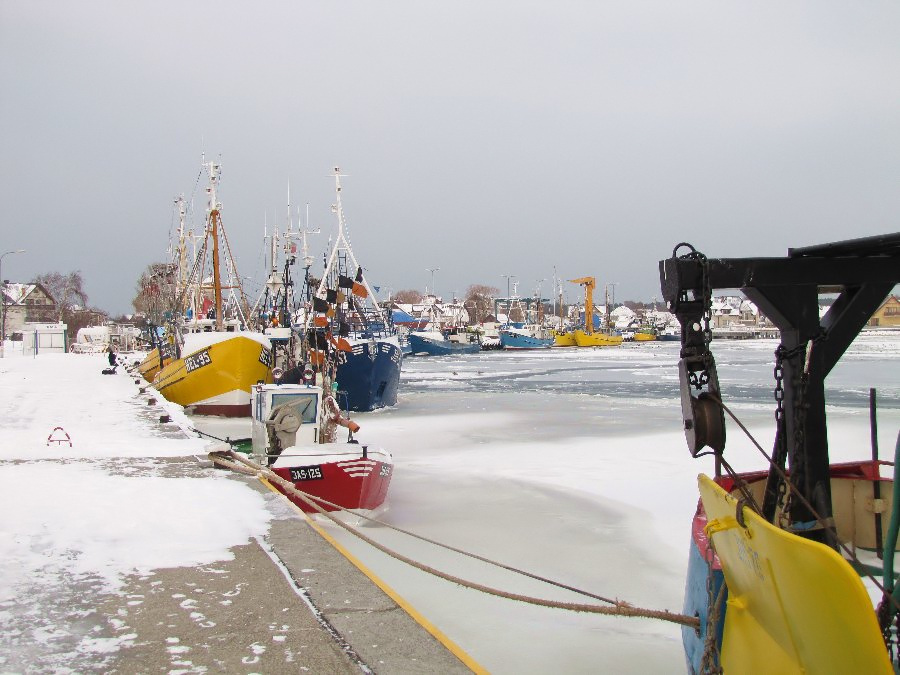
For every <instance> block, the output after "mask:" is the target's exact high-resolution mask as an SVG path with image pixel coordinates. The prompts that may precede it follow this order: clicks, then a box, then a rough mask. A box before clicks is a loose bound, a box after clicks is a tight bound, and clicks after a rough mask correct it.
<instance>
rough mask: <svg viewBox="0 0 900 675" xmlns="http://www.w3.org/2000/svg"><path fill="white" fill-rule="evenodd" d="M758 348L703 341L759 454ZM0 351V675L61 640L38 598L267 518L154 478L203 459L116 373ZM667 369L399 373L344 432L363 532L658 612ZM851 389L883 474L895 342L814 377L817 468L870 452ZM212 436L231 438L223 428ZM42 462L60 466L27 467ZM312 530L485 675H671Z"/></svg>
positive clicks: (664, 637)
mask: <svg viewBox="0 0 900 675" xmlns="http://www.w3.org/2000/svg"><path fill="white" fill-rule="evenodd" d="M775 346H776V342H775V341H770V340H757V341H742V342H726V341H721V342H720V341H716V342H714V344H713V347H714V351H715V353H716V357H717V362H718V365H719V375H720V379H721V381H722V389H723V397H724V398H725V400H726V403H728V404H729V405H730V406H731V407H732V409H733V410H734V411H735V413H736V414H737V415H739V416H740V417H741V419H742V420H743V421H744V422H745V424H747V425H748V427H749V428H750V430H751V432H752V433H754V434H755V435H757V438H758V440H759V442H760V443H761V445H762V446H763V447H764V448H769V447H771V444H772V438H773V435H774V434H773V421H772V420H773V409H772V400H773V399H772V362H773V353H774V349H775ZM7 354H8V357H7V358H6V359H3V360H0V412H2V417H0V460H5V461H2V462H0V486H2V491H0V505H2V508H3V510H2V512H0V513H2V517H3V528H2V531H0V561H2V562H0V630H2V631H3V633H4V634H7V635H9V634H12V635H13V637H12V638H10V637H5V638H0V671H3V670H4V661H3V660H2V659H3V658H4V657H3V652H4V650H8V649H12V648H19V647H20V646H21V644H22V640H21V639H19V638H20V637H22V633H23V631H26V630H29V631H31V638H32V639H43V640H57V641H58V640H63V639H65V636H61V635H59V634H58V630H59V626H55V625H54V623H53V617H52V615H50V614H48V613H46V612H44V613H43V614H42V611H41V606H42V605H41V599H42V597H43V598H44V599H46V598H48V597H52V594H53V593H54V589H57V590H58V589H61V588H63V587H65V586H66V585H67V584H70V583H71V581H72V580H76V581H77V580H81V581H82V582H83V583H97V584H104V585H106V586H107V587H108V588H110V589H115V588H116V584H117V583H119V580H120V579H121V578H122V577H123V576H124V575H126V574H129V573H133V572H137V573H140V574H148V573H150V571H151V570H152V569H154V568H155V567H161V566H172V565H189V564H197V563H202V562H206V561H211V560H216V559H222V558H217V556H224V557H227V556H228V547H229V546H231V545H235V544H240V543H244V542H246V541H247V539H248V538H249V537H250V536H253V535H261V534H264V533H265V531H266V528H267V523H268V520H269V518H270V514H271V509H272V507H271V505H268V506H267V504H266V502H265V500H264V499H263V498H262V497H260V496H259V495H258V494H256V493H255V492H253V491H251V490H249V489H247V488H244V487H242V486H241V485H240V484H238V483H236V482H234V481H228V480H224V479H223V477H222V476H221V475H217V474H216V473H215V472H203V471H199V470H198V473H197V477H196V478H189V479H184V478H181V479H177V480H176V479H172V478H167V477H166V475H165V473H166V472H165V460H164V459H163V458H165V457H172V456H179V455H186V454H191V453H198V454H201V453H204V452H205V450H204V446H205V443H204V442H202V441H200V440H197V439H186V438H184V437H183V436H181V435H178V434H177V433H176V429H175V426H174V425H171V424H170V425H160V424H159V423H158V420H156V419H155V418H154V417H153V416H152V415H150V414H149V413H148V412H147V405H146V395H144V396H140V395H139V394H138V393H137V386H136V385H135V384H134V382H133V381H132V380H131V379H130V378H129V377H127V376H121V374H120V375H117V376H103V375H100V370H101V368H102V367H103V365H105V364H104V363H103V358H104V357H103V356H94V355H42V356H39V357H37V358H25V357H12V358H9V352H7ZM677 356H678V344H677V343H644V344H632V345H624V346H623V347H621V348H613V349H595V350H580V349H560V350H556V349H554V350H547V351H542V352H519V353H502V352H485V353H481V354H475V355H469V356H461V357H447V358H433V357H424V358H410V359H407V360H406V361H405V362H404V366H403V382H402V385H401V394H400V400H399V403H398V405H397V406H396V407H395V408H392V409H388V410H381V411H376V412H373V413H366V414H359V415H356V416H355V419H356V420H357V421H358V422H359V423H360V424H361V425H362V427H363V429H362V431H361V432H360V433H359V434H358V437H359V438H360V439H361V440H364V441H367V442H371V443H374V444H377V445H381V446H383V447H385V448H388V449H390V450H392V451H393V453H394V460H395V474H394V478H393V481H392V485H391V494H390V496H389V500H390V510H389V511H388V512H387V513H386V514H385V515H384V517H383V518H384V520H385V521H387V522H389V523H391V524H393V525H397V526H399V527H402V528H405V529H409V530H413V531H415V532H417V533H419V534H422V535H424V536H427V537H429V538H432V539H436V540H439V541H442V542H445V543H447V544H450V545H453V546H456V547H459V548H462V549H465V550H468V551H472V552H474V553H477V554H479V555H482V556H485V557H488V558H491V559H494V560H497V561H500V562H503V563H505V564H508V565H512V566H515V567H518V568H522V569H525V570H527V571H529V572H532V573H535V574H540V575H543V576H547V577H551V578H553V579H556V580H558V581H560V582H563V583H566V584H569V585H571V586H574V587H577V588H582V589H585V590H587V591H590V592H592V593H596V594H598V595H602V596H605V597H614V598H618V599H622V600H627V601H628V602H631V603H633V604H635V605H639V606H643V607H651V608H668V609H672V610H676V611H677V610H679V609H680V607H681V601H682V593H683V584H684V572H685V568H686V553H687V546H688V527H689V520H690V517H691V515H692V513H693V510H694V508H695V505H696V487H695V486H696V475H697V474H698V473H700V472H710V471H711V469H712V467H711V463H710V461H709V460H708V459H699V460H692V459H691V457H690V455H689V453H688V451H687V449H686V447H685V444H684V439H683V435H682V433H681V431H680V409H679V403H678V392H677V386H678V385H677V377H676V369H675V364H676V361H677ZM870 386H871V387H876V388H877V389H878V397H879V403H880V412H879V439H880V445H881V453H882V457H884V458H890V455H891V454H892V452H893V448H894V443H895V440H896V438H897V431H898V428H900V334H898V333H869V334H864V335H863V336H861V337H860V338H858V339H857V342H856V343H854V345H853V346H852V347H851V348H850V350H849V352H848V354H847V355H846V356H845V359H844V360H843V361H842V363H841V364H840V365H839V366H838V367H837V368H836V369H835V372H833V373H832V375H831V376H830V377H829V380H828V387H827V391H828V401H829V408H828V415H829V422H830V425H829V439H830V447H831V451H832V457H833V458H834V459H836V460H843V459H855V458H860V457H867V456H868V455H869V453H870V450H869V427H868V419H869V417H868V391H869V387H870ZM170 408H171V407H170ZM172 414H173V415H176V419H177V420H179V421H180V422H181V423H182V424H189V423H192V422H197V420H188V419H187V418H184V417H183V416H181V415H180V414H179V411H178V410H177V409H174V408H173V409H172ZM203 422H204V423H205V424H206V425H207V426H206V428H207V429H208V430H210V431H212V432H214V431H215V430H216V428H215V424H214V423H213V424H212V425H211V426H210V421H209V420H203ZM56 426H62V427H63V428H64V429H65V430H66V432H68V433H69V435H70V436H71V437H72V440H73V447H72V448H69V447H68V445H67V444H65V445H60V444H55V443H52V444H51V445H49V446H48V445H47V443H46V440H47V436H48V434H49V433H50V432H51V430H52V429H53V428H54V427H56ZM165 427H169V428H170V430H168V431H166V430H165ZM225 433H227V434H228V435H230V436H231V437H237V436H240V435H241V433H240V424H238V425H237V426H235V425H234V424H233V423H232V424H231V425H230V426H229V427H228V428H227V431H226V432H225ZM223 435H224V434H223ZM728 435H729V438H728V449H727V451H726V453H727V455H728V457H729V459H730V461H731V463H732V464H733V465H734V466H735V467H737V468H738V469H739V470H745V469H751V468H761V467H763V466H764V464H765V463H764V460H763V459H762V458H761V457H760V456H759V454H758V452H757V451H756V450H755V449H754V448H753V446H752V444H751V443H750V442H749V441H748V440H747V439H745V438H743V437H742V435H741V433H740V431H739V430H738V429H737V428H736V427H735V425H733V424H729V427H728ZM129 457H130V458H134V459H125V458H129ZM50 458H53V459H61V458H64V459H65V460H66V461H62V462H59V461H57V462H47V461H42V460H45V459H50ZM69 458H71V461H69ZM153 458H155V459H153ZM48 488H49V489H48ZM210 503H228V504H230V505H231V507H232V508H231V509H230V512H231V513H232V514H234V517H233V518H229V519H227V520H225V519H220V518H216V515H217V513H216V512H211V511H210V510H209V508H208V505H209V504H210ZM148 514H152V516H148ZM328 527H329V530H333V535H334V536H335V537H336V538H337V539H338V540H339V541H340V542H341V543H342V544H343V545H345V546H346V547H347V548H348V549H350V551H351V552H352V553H353V554H354V555H355V556H356V557H358V558H360V559H361V560H362V561H363V562H364V563H365V564H366V565H367V566H368V567H369V568H370V569H372V570H373V571H374V572H375V574H377V575H378V576H379V577H380V578H382V579H383V580H384V581H385V582H386V583H387V584H388V585H390V586H391V587H393V588H394V589H395V590H396V591H397V592H398V593H399V594H400V595H401V596H402V597H403V598H404V599H405V600H406V601H408V602H409V604H410V605H411V606H412V607H413V608H415V609H416V610H418V611H419V612H420V613H422V614H423V615H424V616H425V617H427V619H428V620H429V621H431V622H432V623H433V624H434V625H435V626H436V627H437V628H438V629H440V630H441V631H442V632H443V633H444V634H446V635H447V636H448V637H449V638H450V639H451V640H453V641H455V642H456V643H457V644H458V645H459V646H460V647H461V648H462V649H464V650H465V651H466V652H468V653H469V654H470V655H471V656H472V658H474V659H475V660H476V661H477V662H479V663H481V664H482V665H483V666H485V667H486V668H488V669H489V670H491V671H492V672H497V673H512V672H516V673H543V672H548V671H560V672H573V673H577V672H584V673H587V672H597V671H598V670H601V671H605V672H621V673H631V672H633V673H637V672H640V673H648V672H652V673H672V672H682V671H683V670H684V659H683V655H682V650H681V635H680V629H678V628H677V627H674V626H671V625H667V624H663V623H658V622H653V621H650V620H645V619H620V618H609V617H601V616H595V615H585V614H574V613H567V612H564V611H561V610H555V609H544V608H539V607H534V606H530V605H524V604H520V603H513V602H510V601H508V600H502V599H499V598H495V597H491V596H486V595H483V594H480V593H477V592H475V591H472V590H467V589H463V588H460V587H457V586H455V585H453V584H450V583H448V582H445V581H441V580H438V579H434V578H431V577H428V576H426V575H425V574H424V573H421V572H419V571H416V570H413V569H410V568H409V567H407V566H405V565H403V564H402V563H399V562H396V561H394V560H392V559H391V558H388V557H387V556H385V555H384V554H382V553H379V552H377V551H373V550H371V549H370V548H368V547H367V546H366V545H365V544H362V543H360V542H358V541H357V540H355V539H353V538H352V537H350V536H349V535H347V534H346V533H344V532H343V531H341V530H339V529H338V528H336V527H334V526H332V525H328ZM365 529H366V534H367V535H369V536H373V537H375V538H376V539H378V540H379V541H381V542H383V543H385V544H387V545H389V546H392V547H394V548H396V549H397V550H398V551H400V552H402V553H403V554H405V555H409V556H411V557H414V558H417V559H419V560H421V561H423V562H425V563H427V564H430V565H433V566H435V567H438V568H440V569H442V570H444V571H446V572H449V573H452V574H455V575H457V576H460V577H463V578H467V579H471V580H473V581H476V582H479V583H484V584H487V585H491V586H495V587H498V588H501V589H503V590H506V591H511V592H515V593H522V594H527V595H534V596H539V597H544V598H548V599H556V600H567V601H572V602H585V601H586V599H585V598H583V597H582V596H579V595H576V594H573V593H571V592H568V591H563V590H559V589H556V588H553V587H550V586H546V585H543V584H540V583H539V582H536V581H533V580H529V579H525V578H522V577H517V576H514V575H512V574H511V573H509V572H506V571H502V570H498V569H496V568H490V567H487V566H485V565H484V564H483V563H478V562H474V561H471V560H467V559H463V558H460V557H459V556H458V555H456V554H452V553H447V552H445V551H440V550H435V549H433V548H432V547H430V546H427V545H425V544H422V543H420V542H416V541H412V540H409V539H408V538H407V537H404V536H403V535H400V534H397V533H395V532H392V531H390V530H388V529H387V528H383V527H377V526H367V527H366V528H365ZM35 626H37V627H39V628H40V630H39V631H35ZM17 635H18V636H19V637H15V636H17ZM89 637H90V636H89V635H87V636H85V637H84V638H82V639H79V640H72V638H71V637H70V638H69V639H70V640H72V642H73V650H75V652H74V653H80V654H82V655H83V656H85V657H89V656H90V654H91V652H90V649H92V648H95V649H100V647H99V646H92V644H91V642H90V640H89V639H88V638H89ZM126 638H127V636H125V637H123V639H126ZM103 648H109V649H114V648H115V644H113V645H108V644H107V645H104V646H103Z"/></svg>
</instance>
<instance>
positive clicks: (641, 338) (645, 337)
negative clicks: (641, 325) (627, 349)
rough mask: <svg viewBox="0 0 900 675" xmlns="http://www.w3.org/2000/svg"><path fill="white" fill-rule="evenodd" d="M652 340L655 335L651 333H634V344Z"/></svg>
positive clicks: (644, 331) (646, 331) (641, 331)
mask: <svg viewBox="0 0 900 675" xmlns="http://www.w3.org/2000/svg"><path fill="white" fill-rule="evenodd" d="M654 340H656V333H654V332H653V331H648V330H640V331H635V333H634V341H635V342H653V341H654Z"/></svg>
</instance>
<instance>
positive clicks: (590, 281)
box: [569, 277, 597, 335]
mask: <svg viewBox="0 0 900 675" xmlns="http://www.w3.org/2000/svg"><path fill="white" fill-rule="evenodd" d="M569 282H570V283H573V284H579V285H580V286H584V332H585V333H587V334H588V335H593V333H594V287H595V286H596V285H597V280H596V279H595V278H594V277H581V278H580V279H569Z"/></svg>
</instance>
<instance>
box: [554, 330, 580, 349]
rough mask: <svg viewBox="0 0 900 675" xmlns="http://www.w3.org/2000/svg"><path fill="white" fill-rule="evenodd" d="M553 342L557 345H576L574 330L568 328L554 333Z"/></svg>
mask: <svg viewBox="0 0 900 675" xmlns="http://www.w3.org/2000/svg"><path fill="white" fill-rule="evenodd" d="M553 344H554V345H555V346H557V347H574V346H575V345H576V342H575V331H571V330H570V331H568V332H566V333H558V332H557V333H554V334H553Z"/></svg>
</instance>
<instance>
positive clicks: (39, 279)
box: [32, 271, 109, 340]
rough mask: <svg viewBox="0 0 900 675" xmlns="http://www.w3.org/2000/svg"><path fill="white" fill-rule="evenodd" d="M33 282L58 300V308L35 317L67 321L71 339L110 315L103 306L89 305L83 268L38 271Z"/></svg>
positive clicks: (42, 319) (100, 322)
mask: <svg viewBox="0 0 900 675" xmlns="http://www.w3.org/2000/svg"><path fill="white" fill-rule="evenodd" d="M32 283H34V284H40V285H41V286H43V287H44V289H46V291H47V292H48V293H49V294H50V296H51V297H52V298H53V300H54V302H56V309H55V310H51V311H49V312H44V313H42V315H41V316H36V317H35V318H37V319H39V320H41V321H58V322H60V323H65V324H66V332H67V333H68V335H69V339H70V340H75V337H76V336H77V335H78V330H79V329H80V328H84V327H85V326H96V325H99V324H102V323H104V322H105V321H106V320H107V319H108V318H109V317H108V315H107V313H106V312H104V311H103V310H102V309H98V308H96V307H88V306H87V304H88V295H87V293H85V291H84V278H83V277H82V276H81V272H80V271H75V272H69V273H68V274H61V273H60V272H48V273H46V274H39V275H37V276H36V277H35V278H34V279H33V280H32Z"/></svg>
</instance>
